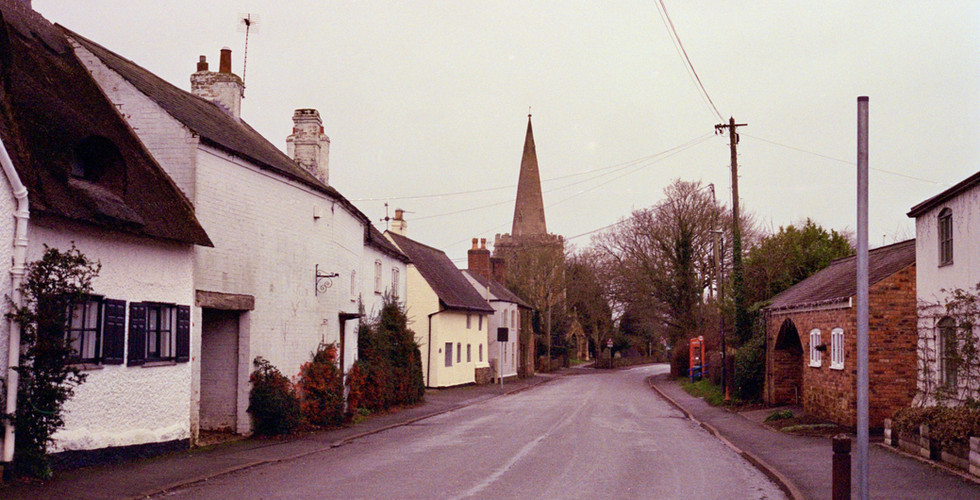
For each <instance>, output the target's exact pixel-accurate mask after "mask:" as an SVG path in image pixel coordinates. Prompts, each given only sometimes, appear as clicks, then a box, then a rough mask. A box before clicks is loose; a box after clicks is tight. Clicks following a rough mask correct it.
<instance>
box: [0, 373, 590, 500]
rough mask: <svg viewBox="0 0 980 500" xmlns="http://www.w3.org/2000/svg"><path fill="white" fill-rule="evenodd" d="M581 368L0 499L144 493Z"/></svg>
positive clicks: (17, 490)
mask: <svg viewBox="0 0 980 500" xmlns="http://www.w3.org/2000/svg"><path fill="white" fill-rule="evenodd" d="M580 372H582V370H581V369H576V368H569V369H565V370H562V371H560V372H558V373H556V374H536V375H535V376H533V377H530V378H526V379H519V380H514V381H504V385H503V387H501V386H500V385H499V384H494V385H484V386H475V385H471V386H463V387H454V388H449V389H429V390H427V391H426V393H425V402H424V403H423V404H421V405H419V406H415V407H411V408H401V409H397V410H395V411H392V412H389V413H385V414H378V415H372V416H369V417H368V418H366V419H365V420H363V421H361V422H359V423H357V424H353V425H349V426H346V427H342V428H339V429H332V430H327V431H320V432H313V433H303V434H299V435H295V436H290V437H284V438H261V437H254V438H249V439H244V440H238V441H232V442H226V443H220V444H216V445H212V446H207V447H202V448H194V449H191V450H186V451H181V452H176V453H171V454H167V455H162V456H158V457H154V458H149V459H142V460H135V461H131V462H125V463H118V464H111V465H104V466H94V467H86V468H83V469H76V470H67V471H57V472H56V473H55V477H54V478H52V479H51V480H48V481H44V482H34V483H24V482H12V483H10V484H6V485H0V498H3V499H9V500H14V499H22V498H23V499H32V500H33V499H40V498H45V499H46V498H73V499H103V498H112V499H118V498H145V497H148V496H153V495H157V494H162V493H165V492H167V491H168V490H172V489H175V488H179V487H181V486H186V485H189V484H193V483H197V482H201V481H207V480H209V479H212V478H215V477H218V476H221V475H224V474H229V473H232V472H235V471H239V470H242V469H248V468H251V467H257V466H260V465H263V464H269V463H275V462H282V461H286V460H292V459H296V458H300V457H303V456H306V455H310V454H313V453H317V452H320V451H323V450H326V449H329V448H336V447H338V446H343V445H345V444H347V443H349V442H351V441H353V440H356V439H358V438H360V437H363V436H367V435H371V434H375V433H378V432H382V431H385V430H388V429H391V428H394V427H399V426H403V425H409V424H411V423H413V422H417V421H419V420H422V419H426V418H429V417H433V416H436V415H441V414H443V413H447V412H451V411H453V410H457V409H459V408H463V407H466V406H469V405H473V404H476V403H480V402H483V401H486V400H488V399H492V398H495V397H498V396H502V395H505V394H513V393H516V392H520V391H523V390H526V389H529V388H531V387H534V386H537V385H540V384H543V383H546V382H549V381H551V380H553V379H555V378H556V377H558V376H561V375H562V374H565V373H568V374H574V373H580Z"/></svg>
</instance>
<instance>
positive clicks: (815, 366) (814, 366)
mask: <svg viewBox="0 0 980 500" xmlns="http://www.w3.org/2000/svg"><path fill="white" fill-rule="evenodd" d="M821 365H822V363H820V362H816V363H814V362H812V361H811V362H810V368H820V366H821Z"/></svg>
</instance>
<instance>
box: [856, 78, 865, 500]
mask: <svg viewBox="0 0 980 500" xmlns="http://www.w3.org/2000/svg"><path fill="white" fill-rule="evenodd" d="M857 111H858V113H857V115H858V116H857V467H858V498H859V499H861V500H867V498H868V97H867V96H861V97H858V102H857Z"/></svg>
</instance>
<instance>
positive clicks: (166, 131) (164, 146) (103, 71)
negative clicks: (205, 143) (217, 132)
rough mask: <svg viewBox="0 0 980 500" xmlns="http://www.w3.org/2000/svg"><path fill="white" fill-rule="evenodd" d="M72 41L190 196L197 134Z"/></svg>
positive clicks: (128, 120)
mask: <svg viewBox="0 0 980 500" xmlns="http://www.w3.org/2000/svg"><path fill="white" fill-rule="evenodd" d="M73 44H74V46H75V54H76V55H77V56H78V58H79V59H80V60H81V61H82V63H83V64H84V65H85V67H86V68H87V69H88V70H89V72H90V73H91V74H92V77H93V79H94V80H95V81H96V83H98V84H99V86H100V87H101V88H102V91H103V92H105V93H106V95H107V96H108V97H109V99H110V100H111V101H112V102H113V104H115V105H116V109H117V110H118V111H119V113H120V114H121V115H122V116H123V118H124V119H125V120H126V123H128V124H129V126H130V127H132V128H133V130H134V131H135V132H136V133H137V135H138V136H139V138H140V141H142V142H143V145H144V146H146V149H147V150H148V151H149V152H150V154H151V155H152V156H153V158H154V159H156V161H157V163H159V164H160V166H161V167H163V170H164V171H165V172H166V173H167V175H169V176H170V178H171V179H172V180H173V181H174V183H175V184H177V187H179V188H180V190H181V191H183V192H184V194H185V195H186V196H187V198H188V199H190V200H194V191H195V186H194V160H195V159H196V156H195V154H194V151H195V150H196V148H197V145H198V143H199V142H200V139H199V138H198V137H197V135H195V134H193V133H192V132H191V131H190V130H188V129H187V127H185V126H184V125H183V124H182V123H180V122H179V121H177V120H175V119H174V118H173V117H171V116H170V115H169V114H168V113H167V112H166V111H164V110H163V108H161V107H160V106H159V105H157V104H156V103H155V102H153V101H152V100H150V98H148V97H146V95H144V94H143V93H142V92H140V91H139V90H137V89H136V87H135V86H133V84H131V83H129V82H128V81H127V80H125V79H124V78H122V77H121V76H119V74H118V73H116V72H115V71H113V70H111V69H109V67H108V66H106V65H105V64H103V63H102V61H101V60H100V59H99V58H98V57H95V55H93V54H92V53H91V52H89V51H88V50H86V49H85V48H83V47H82V46H80V45H78V44H77V43H73ZM195 63H196V61H188V70H190V69H193V68H194V64H195Z"/></svg>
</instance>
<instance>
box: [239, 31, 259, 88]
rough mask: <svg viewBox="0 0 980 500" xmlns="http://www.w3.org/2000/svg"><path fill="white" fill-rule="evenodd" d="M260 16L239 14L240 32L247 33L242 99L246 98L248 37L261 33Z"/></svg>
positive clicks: (243, 62) (243, 64)
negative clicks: (251, 34) (254, 33)
mask: <svg viewBox="0 0 980 500" xmlns="http://www.w3.org/2000/svg"><path fill="white" fill-rule="evenodd" d="M258 25H259V16H258V15H257V14H252V13H251V12H246V13H241V12H239V13H238V32H239V33H245V55H244V58H243V60H242V97H244V96H245V70H246V69H247V68H248V35H249V34H250V33H251V32H253V31H254V32H256V33H258V32H259V26H258Z"/></svg>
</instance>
